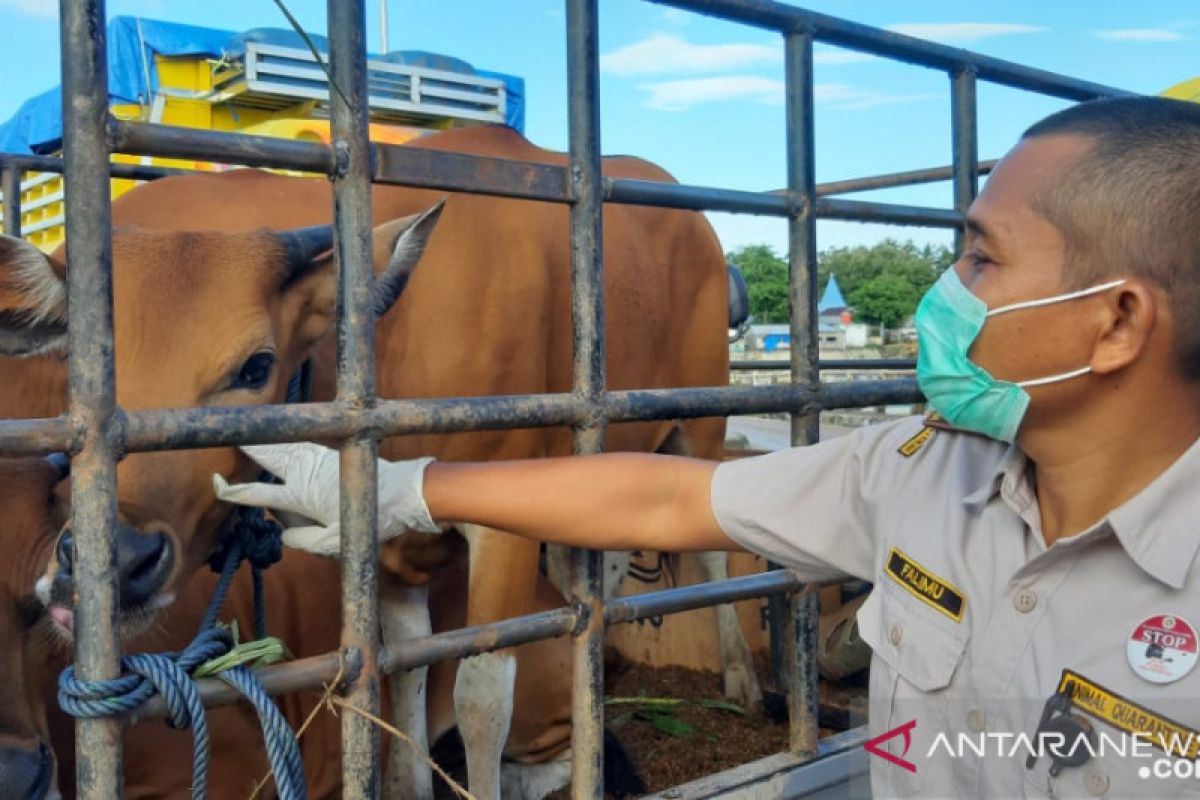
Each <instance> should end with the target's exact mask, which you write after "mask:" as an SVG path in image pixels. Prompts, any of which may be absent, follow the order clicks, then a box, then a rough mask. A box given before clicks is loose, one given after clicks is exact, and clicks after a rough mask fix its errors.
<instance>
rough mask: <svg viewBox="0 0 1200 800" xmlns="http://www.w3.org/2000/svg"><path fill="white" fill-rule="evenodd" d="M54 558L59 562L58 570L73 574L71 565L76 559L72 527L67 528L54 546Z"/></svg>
mask: <svg viewBox="0 0 1200 800" xmlns="http://www.w3.org/2000/svg"><path fill="white" fill-rule="evenodd" d="M54 559H55V560H56V561H57V562H58V571H59V572H61V573H64V574H67V575H69V574H71V565H72V564H73V563H74V561H75V537H74V536H72V535H71V529H70V528H66V529H64V530H63V532H62V533H60V534H59V536H58V544H56V545H55V546H54Z"/></svg>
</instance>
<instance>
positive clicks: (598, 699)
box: [567, 0, 605, 800]
mask: <svg viewBox="0 0 1200 800" xmlns="http://www.w3.org/2000/svg"><path fill="white" fill-rule="evenodd" d="M597 17H598V11H597V3H596V0H567V92H568V98H567V102H568V108H569V115H570V119H569V123H570V149H571V159H570V182H571V193H572V195H573V197H574V200H575V202H574V205H572V206H571V322H572V331H573V336H572V345H573V352H574V359H575V361H574V364H575V372H574V382H573V388H574V391H575V392H576V393H577V394H579V395H581V396H582V397H583V398H584V399H585V400H586V401H587V402H588V405H589V412H590V413H589V418H588V419H587V420H585V421H584V423H583V424H581V425H579V426H577V427H576V428H575V443H574V444H575V448H574V450H575V452H576V453H598V452H600V451H601V450H603V449H604V427H605V420H604V416H603V413H602V411H603V408H602V403H603V399H604V388H605V376H604V253H603V230H604V228H603V220H602V216H601V210H602V207H603V200H602V198H603V186H602V182H601V174H600V80H599V45H598V33H597V29H598V22H597ZM602 559H603V554H602V553H600V552H597V551H591V550H576V551H575V568H574V570H573V573H574V575H573V581H572V587H571V593H572V595H573V599H574V601H575V602H576V603H578V604H580V605H581V606H582V607H583V608H584V609H585V612H584V616H583V619H584V623H585V624H584V625H583V626H582V629H581V630H579V631H577V633H576V635H575V638H574V661H573V676H574V680H573V691H572V700H571V702H572V708H571V720H572V725H573V728H572V732H571V753H572V764H571V796H572V797H573V798H575V800H585V798H587V799H589V800H601V798H602V797H603V796H604V773H603V754H604V675H603V671H602V656H603V645H604V597H603V590H602V587H601V581H600V575H601V565H602Z"/></svg>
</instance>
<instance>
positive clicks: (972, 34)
mask: <svg viewBox="0 0 1200 800" xmlns="http://www.w3.org/2000/svg"><path fill="white" fill-rule="evenodd" d="M887 29H888V30H889V31H892V32H893V33H903V34H905V35H906V36H916V37H917V38H919V39H931V40H933V41H935V42H944V43H945V42H954V43H958V42H973V41H976V40H978V39H987V38H989V37H992V36H1004V35H1007V34H1013V33H1040V32H1042V31H1044V30H1045V28H1039V27H1037V26H1035V25H1023V24H1020V23H1015V22H905V23H900V24H899V25H888V26H887Z"/></svg>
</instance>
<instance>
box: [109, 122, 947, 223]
mask: <svg viewBox="0 0 1200 800" xmlns="http://www.w3.org/2000/svg"><path fill="white" fill-rule="evenodd" d="M110 128H111V131H112V138H113V148H114V150H117V151H120V152H123V153H131V154H136V155H154V156H166V157H171V158H201V159H212V160H214V161H220V162H228V163H238V164H246V165H249V166H261V167H267V166H273V167H281V168H286V169H295V170H302V171H308V172H324V173H329V172H331V171H332V170H333V169H334V167H333V163H332V159H333V156H332V155H331V152H330V149H329V148H327V147H325V146H324V145H319V144H314V143H312V142H301V141H294V140H288V139H275V138H271V137H269V136H247V135H245V134H237V133H225V132H222V131H205V130H197V129H194V128H178V127H172V126H168V125H149V124H146V123H138V122H121V121H116V120H114V121H112V122H111V123H110ZM372 148H373V153H374V156H373V158H374V164H375V166H374V169H373V172H372V180H374V181H376V182H378V183H388V184H397V185H401V184H402V185H405V186H417V187H422V188H427V189H442V190H445V191H455V192H467V193H472V194H487V195H496V196H501V197H518V198H523V199H527V200H547V201H552V202H558V203H570V202H573V200H572V198H571V195H570V186H569V183H568V181H567V171H566V169H565V168H564V167H559V166H555V165H552V164H538V163H531V162H523V161H512V160H509V159H503V158H491V157H487V156H475V155H466V154H463V153H447V152H443V151H437V150H426V149H422V148H420V147H412V146H403V145H381V144H376V145H373V146H372ZM604 187H605V194H606V199H607V200H608V201H609V202H615V203H627V204H637V205H652V206H665V207H671V208H687V209H696V210H699V209H708V210H719V211H733V212H740V213H748V214H764V215H771V216H778V217H786V216H789V215H790V214H791V213H792V210H793V208H792V207H793V204H792V202H791V201H790V200H789V198H788V197H787V195H786V194H784V195H779V194H773V193H769V192H744V191H734V190H729V189H715V188H711V187H704V186H682V185H678V184H672V183H656V182H654V181H633V180H625V179H613V180H607V181H606V182H605V184H604ZM817 216H818V217H821V218H824V219H843V220H857V221H860V222H884V223H890V224H895V225H928V226H933V227H940V228H956V227H958V226H959V225H960V223H961V217H960V215H959V214H958V213H957V212H955V211H952V210H949V209H938V208H923V207H920V206H907V205H896V204H890V203H867V202H863V201H859V200H840V199H829V198H822V199H820V200H818V202H817Z"/></svg>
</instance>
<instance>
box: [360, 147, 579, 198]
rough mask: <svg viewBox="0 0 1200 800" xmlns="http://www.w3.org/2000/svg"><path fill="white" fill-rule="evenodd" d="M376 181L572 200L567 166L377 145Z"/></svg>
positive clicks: (373, 174)
mask: <svg viewBox="0 0 1200 800" xmlns="http://www.w3.org/2000/svg"><path fill="white" fill-rule="evenodd" d="M373 147H374V165H375V167H374V170H373V172H372V176H371V180H373V181H375V182H376V183H387V184H400V185H405V186H418V187H422V188H426V189H443V190H447V191H455V192H467V193H470V194H489V195H497V196H500V197H519V198H524V199H526V200H550V201H554V202H559V203H569V202H572V199H571V189H570V184H569V182H568V181H567V170H566V168H565V167H559V166H555V165H553V164H539V163H534V162H525V161H513V160H511V159H504V158H493V157H490V156H476V155H467V154H464V153H449V152H445V151H441V150H427V149H424V148H422V147H420V146H404V145H388V144H376V145H374V146H373Z"/></svg>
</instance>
